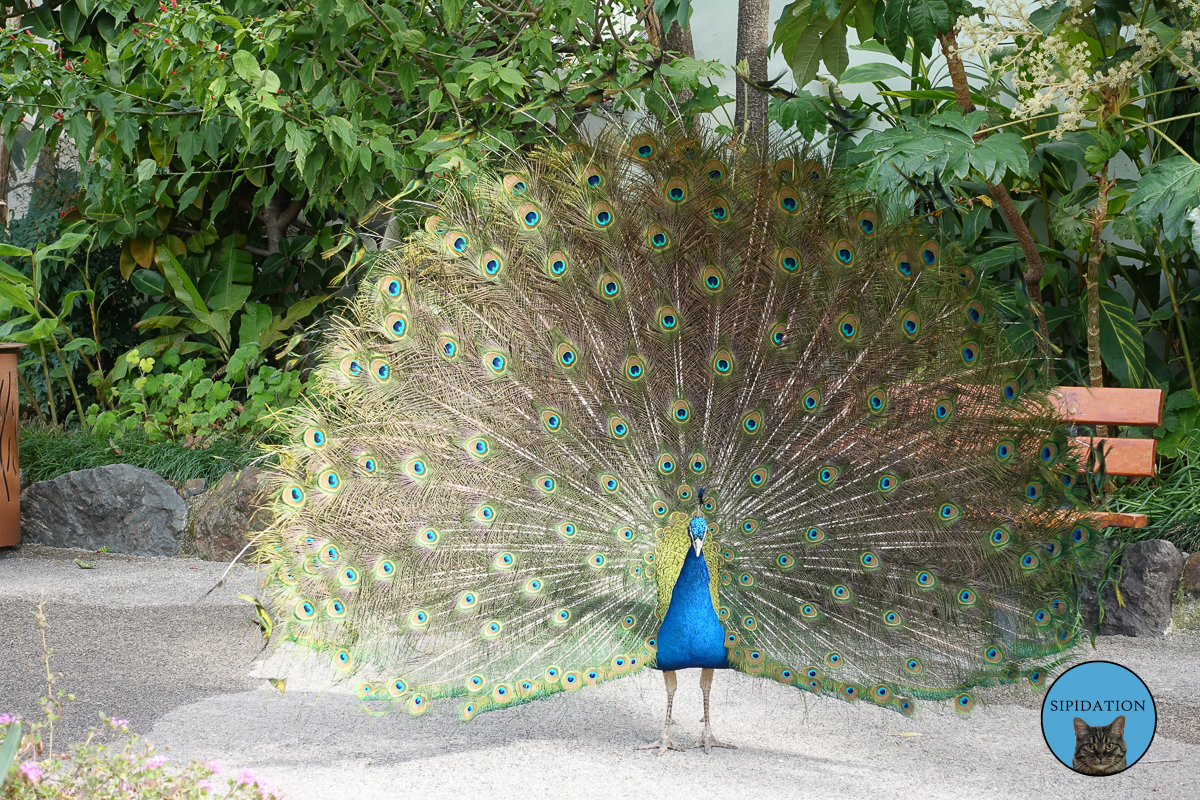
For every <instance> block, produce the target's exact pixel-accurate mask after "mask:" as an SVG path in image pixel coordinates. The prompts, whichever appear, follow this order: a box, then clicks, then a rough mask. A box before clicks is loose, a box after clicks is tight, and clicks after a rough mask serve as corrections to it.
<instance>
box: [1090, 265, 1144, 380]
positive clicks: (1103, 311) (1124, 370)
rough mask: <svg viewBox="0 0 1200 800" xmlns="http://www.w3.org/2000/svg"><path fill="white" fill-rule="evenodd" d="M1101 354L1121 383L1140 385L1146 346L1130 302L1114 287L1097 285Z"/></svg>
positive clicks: (1106, 364)
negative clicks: (1098, 287) (1098, 288)
mask: <svg viewBox="0 0 1200 800" xmlns="http://www.w3.org/2000/svg"><path fill="white" fill-rule="evenodd" d="M1100 356H1101V358H1103V359H1104V364H1105V366H1107V367H1108V369H1109V371H1110V372H1111V373H1112V374H1113V375H1115V376H1116V377H1117V380H1119V381H1120V382H1121V385H1122V386H1128V387H1135V386H1140V385H1141V384H1142V380H1143V377H1144V375H1145V373H1146V349H1145V343H1144V342H1143V341H1142V332H1141V329H1139V328H1138V325H1137V319H1136V318H1135V317H1134V316H1133V309H1131V308H1130V307H1129V301H1127V300H1126V299H1125V298H1124V296H1123V295H1122V294H1121V293H1120V292H1118V291H1117V290H1116V289H1112V288H1109V287H1107V286H1101V287H1100Z"/></svg>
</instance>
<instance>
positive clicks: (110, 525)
mask: <svg viewBox="0 0 1200 800" xmlns="http://www.w3.org/2000/svg"><path fill="white" fill-rule="evenodd" d="M186 527H187V506H186V505H184V502H183V499H182V498H180V496H179V493H178V492H176V491H175V489H174V488H173V487H172V486H171V484H169V483H167V482H166V481H165V480H163V479H162V478H160V477H159V476H158V475H156V474H155V473H153V472H151V471H150V470H148V469H142V468H141V467H134V466H131V465H129V464H110V465H108V466H104V467H97V468H95V469H82V470H79V471H77V472H68V473H67V474H65V475H59V476H58V477H57V478H55V479H54V480H49V481H39V482H37V483H35V484H33V485H31V486H30V487H29V488H28V489H26V490H25V493H24V495H23V496H22V498H21V539H22V541H24V542H25V543H27V544H35V543H36V544H47V545H51V546H53V547H78V548H81V549H84V550H99V549H101V548H103V547H107V548H108V549H109V551H110V552H113V553H126V554H129V555H140V556H173V555H175V554H176V553H178V552H179V539H180V534H182V533H183V531H184V529H185V528H186Z"/></svg>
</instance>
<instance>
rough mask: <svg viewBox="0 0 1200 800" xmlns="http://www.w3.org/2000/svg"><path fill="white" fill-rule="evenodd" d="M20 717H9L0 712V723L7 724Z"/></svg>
mask: <svg viewBox="0 0 1200 800" xmlns="http://www.w3.org/2000/svg"><path fill="white" fill-rule="evenodd" d="M19 719H20V717H10V716H9V715H8V714H0V725H7V724H8V723H10V722H16V721H17V720H19Z"/></svg>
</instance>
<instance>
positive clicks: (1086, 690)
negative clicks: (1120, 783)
mask: <svg viewBox="0 0 1200 800" xmlns="http://www.w3.org/2000/svg"><path fill="white" fill-rule="evenodd" d="M1157 724H1158V715H1157V713H1156V712H1155V708H1154V698H1153V697H1151V696H1150V690H1149V689H1147V688H1146V684H1145V683H1143V682H1142V679H1141V678H1139V677H1138V676H1137V675H1135V674H1133V673H1132V672H1131V671H1129V670H1128V669H1126V668H1125V667H1122V666H1121V665H1120V664H1114V663H1112V662H1111V661H1087V662H1085V663H1083V664H1077V665H1076V666H1074V667H1071V669H1069V670H1067V671H1066V672H1064V673H1063V674H1062V675H1060V676H1059V677H1058V680H1056V681H1055V682H1054V685H1053V686H1051V687H1050V691H1048V692H1046V698H1045V699H1044V700H1043V701H1042V735H1043V736H1045V737H1046V744H1047V746H1049V748H1050V750H1051V752H1053V753H1054V755H1055V757H1056V758H1057V759H1058V760H1059V761H1061V762H1062V763H1063V764H1064V765H1065V766H1068V767H1070V768H1071V769H1073V770H1075V771H1076V772H1078V773H1080V774H1081V775H1096V776H1104V775H1116V774H1117V773H1118V772H1122V771H1124V770H1126V769H1128V768H1129V767H1132V766H1133V765H1134V764H1136V763H1137V761H1138V759H1140V758H1141V757H1142V756H1143V755H1144V754H1145V753H1146V751H1147V750H1148V749H1149V748H1150V742H1151V741H1152V740H1153V739H1154V730H1155V727H1156V726H1157Z"/></svg>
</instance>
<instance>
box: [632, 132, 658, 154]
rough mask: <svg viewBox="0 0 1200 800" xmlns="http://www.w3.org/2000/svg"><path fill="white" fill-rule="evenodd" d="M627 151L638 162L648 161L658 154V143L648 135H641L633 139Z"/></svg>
mask: <svg viewBox="0 0 1200 800" xmlns="http://www.w3.org/2000/svg"><path fill="white" fill-rule="evenodd" d="M629 149H630V151H631V152H632V154H633V157H634V158H636V159H637V160H638V161H649V160H650V159H652V158H654V154H655V153H657V152H658V143H657V142H655V141H654V138H653V137H652V136H650V135H649V134H645V133H641V134H638V135H637V136H634V137H633V139H632V140H631V141H630V143H629Z"/></svg>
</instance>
